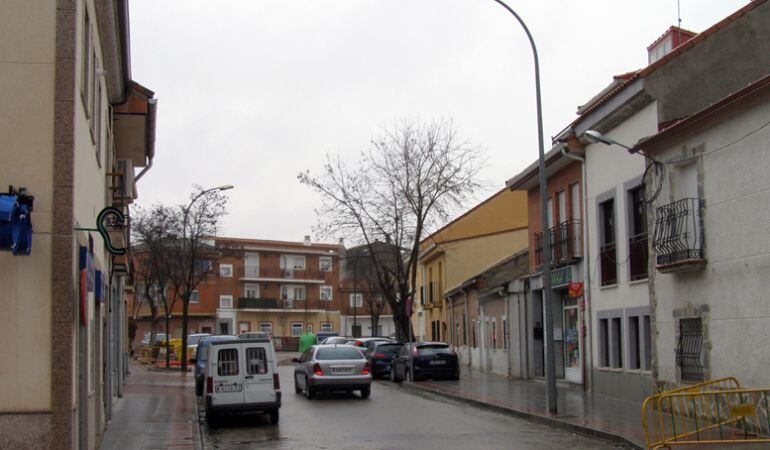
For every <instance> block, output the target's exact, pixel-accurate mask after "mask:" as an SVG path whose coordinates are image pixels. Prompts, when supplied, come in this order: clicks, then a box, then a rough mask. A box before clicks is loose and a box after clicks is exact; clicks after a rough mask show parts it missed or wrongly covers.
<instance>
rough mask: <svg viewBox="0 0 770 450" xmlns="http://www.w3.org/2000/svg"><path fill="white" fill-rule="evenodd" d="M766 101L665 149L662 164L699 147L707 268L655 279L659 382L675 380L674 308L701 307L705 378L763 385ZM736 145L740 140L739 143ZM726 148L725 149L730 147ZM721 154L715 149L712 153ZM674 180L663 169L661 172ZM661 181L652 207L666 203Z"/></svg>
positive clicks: (768, 271)
mask: <svg viewBox="0 0 770 450" xmlns="http://www.w3.org/2000/svg"><path fill="white" fill-rule="evenodd" d="M768 117H770V95H769V94H765V95H764V96H763V97H760V98H755V99H754V103H753V104H752V105H751V106H750V107H747V109H743V110H740V111H739V112H735V111H730V113H729V114H724V115H720V116H718V119H716V120H717V122H712V123H709V124H708V126H707V127H699V128H697V129H696V130H693V131H692V133H690V134H689V135H688V136H683V137H682V138H680V139H679V140H677V141H673V142H671V144H670V145H667V147H666V150H663V151H661V152H660V153H659V154H658V159H660V160H662V161H668V160H673V159H675V158H680V156H681V154H682V151H683V148H687V149H691V148H697V147H698V146H700V145H703V156H702V157H701V159H700V161H701V163H702V172H701V174H700V175H701V176H702V189H703V198H704V199H705V201H706V210H705V214H704V216H703V218H704V233H705V251H706V259H707V261H708V262H707V265H706V267H705V269H704V270H702V271H698V272H690V273H672V274H661V273H658V274H657V275H656V278H655V290H656V296H657V301H658V307H657V318H656V319H657V326H658V330H659V334H658V337H657V345H656V347H657V355H658V367H659V378H660V379H661V380H663V381H668V382H675V381H676V366H675V364H676V363H675V358H674V348H675V347H676V345H677V343H676V338H675V335H676V327H677V323H676V321H675V319H674V316H673V315H674V310H675V309H677V308H682V307H684V306H685V305H687V304H688V303H689V304H692V306H693V307H695V308H698V307H701V306H702V305H707V307H708V308H709V312H708V320H707V321H706V322H704V329H705V334H706V337H707V339H708V345H709V346H710V351H709V360H710V370H711V372H710V378H712V379H714V378H719V377H725V376H735V377H737V378H738V380H739V381H740V382H741V383H742V384H743V385H746V386H751V387H763V386H770V372H768V370H767V368H768V367H770V348H769V347H768V346H767V345H766V340H767V336H768V330H770V301H768V293H769V292H770V277H769V276H768V275H770V238H769V237H768V230H770V208H768V205H770V177H768V173H770V156H769V155H768V153H767V152H768V142H770V127H765V128H764V129H761V130H759V131H756V132H754V133H753V134H751V135H750V136H747V137H745V138H744V139H742V138H743V137H744V136H746V135H747V134H749V133H751V132H753V131H755V130H757V129H759V128H760V127H762V126H763V125H766V124H767V121H768ZM741 139H742V140H741ZM731 144H732V145H731ZM720 148H721V150H718V149H720ZM672 173H673V176H674V177H676V173H675V170H671V168H670V167H669V170H668V174H669V175H671V174H672ZM669 193H670V190H669V184H668V183H664V187H663V191H662V192H661V196H660V198H659V199H658V201H657V203H658V204H665V203H667V202H668V201H670V197H669Z"/></svg>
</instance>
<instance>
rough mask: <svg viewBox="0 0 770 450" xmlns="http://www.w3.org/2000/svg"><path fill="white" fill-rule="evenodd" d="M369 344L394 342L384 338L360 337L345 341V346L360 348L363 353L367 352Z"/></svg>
mask: <svg viewBox="0 0 770 450" xmlns="http://www.w3.org/2000/svg"><path fill="white" fill-rule="evenodd" d="M369 342H393V341H391V340H390V339H388V338H384V337H360V338H348V340H347V341H345V344H347V345H352V346H353V347H359V348H361V351H362V352H363V351H365V350H366V346H367V344H368V343H369Z"/></svg>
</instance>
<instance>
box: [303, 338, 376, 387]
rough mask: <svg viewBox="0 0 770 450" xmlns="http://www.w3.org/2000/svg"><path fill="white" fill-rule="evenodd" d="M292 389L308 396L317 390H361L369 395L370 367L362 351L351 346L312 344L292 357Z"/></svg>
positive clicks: (370, 383)
mask: <svg viewBox="0 0 770 450" xmlns="http://www.w3.org/2000/svg"><path fill="white" fill-rule="evenodd" d="M293 361H294V362H296V363H298V364H297V367H295V368H294V392H296V393H297V394H300V393H302V392H303V391H304V392H305V395H306V396H307V398H308V399H311V398H313V395H314V394H315V393H316V392H318V391H347V392H352V391H361V397H362V398H369V395H370V393H371V385H372V374H371V366H370V365H369V361H367V360H366V358H365V357H364V355H363V353H361V351H360V350H359V349H357V348H356V347H353V346H351V345H314V346H312V347H310V348H309V349H307V350H306V351H305V352H304V353H302V356H301V357H300V358H299V359H298V358H294V359H293Z"/></svg>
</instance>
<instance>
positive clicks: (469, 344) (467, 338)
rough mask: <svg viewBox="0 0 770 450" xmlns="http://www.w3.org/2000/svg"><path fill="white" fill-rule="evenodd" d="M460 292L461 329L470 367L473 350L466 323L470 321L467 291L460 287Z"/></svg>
mask: <svg viewBox="0 0 770 450" xmlns="http://www.w3.org/2000/svg"><path fill="white" fill-rule="evenodd" d="M462 293H463V294H464V295H465V322H463V331H464V332H465V347H466V350H468V367H471V362H472V361H471V360H472V359H473V352H471V340H470V336H469V335H468V324H469V323H470V322H471V316H470V315H469V314H468V291H466V290H465V289H462Z"/></svg>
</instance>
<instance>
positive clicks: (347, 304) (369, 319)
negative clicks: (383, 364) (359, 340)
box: [339, 242, 400, 337]
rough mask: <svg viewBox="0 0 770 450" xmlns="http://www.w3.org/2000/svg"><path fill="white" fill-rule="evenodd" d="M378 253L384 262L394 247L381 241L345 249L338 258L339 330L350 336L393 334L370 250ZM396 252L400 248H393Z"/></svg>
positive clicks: (388, 310)
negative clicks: (339, 274)
mask: <svg viewBox="0 0 770 450" xmlns="http://www.w3.org/2000/svg"><path fill="white" fill-rule="evenodd" d="M372 251H373V252H375V254H376V253H380V254H379V255H377V256H379V258H380V259H379V261H380V262H381V263H383V264H385V263H387V261H389V260H391V259H392V258H390V255H392V254H393V247H390V246H388V245H386V244H383V243H382V242H374V243H372V246H371V247H369V246H367V245H361V246H358V247H353V248H349V249H347V250H344V252H343V254H342V257H341V258H340V262H341V263H340V267H341V269H340V273H341V276H340V278H341V280H340V295H341V298H340V314H341V315H340V333H339V334H341V335H343V336H351V337H374V336H395V335H396V324H395V322H394V321H393V313H392V311H391V308H390V305H389V304H388V302H387V301H386V300H385V297H384V296H383V295H382V287H381V286H380V284H379V279H378V277H377V270H376V267H375V266H374V263H373V262H372V260H371V252H372ZM396 253H397V254H398V253H400V252H396Z"/></svg>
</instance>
